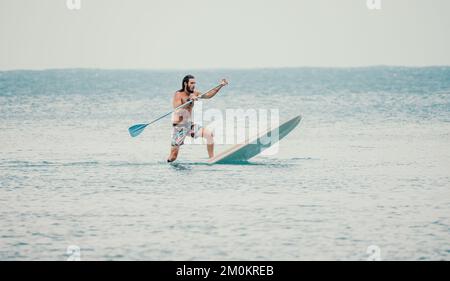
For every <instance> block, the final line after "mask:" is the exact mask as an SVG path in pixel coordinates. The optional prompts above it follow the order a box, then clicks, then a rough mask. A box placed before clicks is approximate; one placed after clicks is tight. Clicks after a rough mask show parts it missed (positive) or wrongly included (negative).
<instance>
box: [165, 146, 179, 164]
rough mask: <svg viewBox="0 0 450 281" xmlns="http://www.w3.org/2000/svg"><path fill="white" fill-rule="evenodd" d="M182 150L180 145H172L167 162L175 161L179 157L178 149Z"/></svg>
mask: <svg viewBox="0 0 450 281" xmlns="http://www.w3.org/2000/svg"><path fill="white" fill-rule="evenodd" d="M179 150H180V147H179V146H172V147H171V148H170V155H169V158H167V162H173V161H175V160H176V159H177V157H178V151H179Z"/></svg>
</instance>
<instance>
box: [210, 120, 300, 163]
mask: <svg viewBox="0 0 450 281" xmlns="http://www.w3.org/2000/svg"><path fill="white" fill-rule="evenodd" d="M301 120H302V116H301V115H299V116H296V117H294V118H292V119H291V120H289V121H286V122H285V123H283V124H281V126H279V127H277V128H274V129H271V130H268V131H266V132H264V133H262V134H259V135H257V136H255V137H253V138H249V139H247V140H246V141H245V142H244V143H242V144H237V145H235V146H233V147H231V148H230V149H228V150H225V151H224V152H222V153H220V154H218V155H216V156H215V157H213V158H211V159H209V160H208V162H207V163H208V164H211V165H212V164H233V163H239V162H245V161H247V160H248V159H250V158H252V157H254V156H256V155H258V154H260V153H261V152H262V151H264V150H265V149H267V148H269V147H270V146H272V145H273V144H275V143H276V142H277V141H279V140H281V139H282V138H284V137H285V136H286V135H287V134H289V133H290V132H291V131H292V130H293V129H294V128H295V127H297V125H298V124H299V123H300V121H301ZM267 138H269V139H270V140H269V141H268V139H267Z"/></svg>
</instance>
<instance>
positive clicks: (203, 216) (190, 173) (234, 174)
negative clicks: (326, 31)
mask: <svg viewBox="0 0 450 281" xmlns="http://www.w3.org/2000/svg"><path fill="white" fill-rule="evenodd" d="M185 74H186V73H185V72H184V71H145V70H83V69H69V70H46V71H6V72H0V260H66V259H68V258H70V257H71V254H70V253H68V247H69V246H71V245H74V246H75V248H77V247H78V248H79V254H80V256H81V259H82V260H366V259H373V258H374V255H376V257H379V258H381V259H382V260H449V259H450V67H429V68H404V67H368V68H329V69H328V68H298V69H296V68H292V69H249V70H202V71H193V72H192V74H194V75H195V76H196V77H197V86H198V88H199V89H200V90H206V89H209V88H211V87H212V86H214V85H215V84H216V83H217V81H218V80H219V79H220V78H222V77H226V78H228V79H229V81H230V84H229V86H227V87H226V88H224V89H223V90H222V91H221V92H220V93H219V94H218V95H217V96H216V97H214V98H213V99H210V100H207V101H205V102H203V104H202V105H203V108H204V109H206V110H208V109H215V110H219V111H221V112H223V111H225V110H226V109H230V108H236V109H237V108H241V109H250V108H253V109H278V110H279V118H280V121H282V120H287V119H289V118H291V117H293V116H295V115H297V114H302V115H303V117H304V119H303V121H302V123H301V125H300V126H299V127H297V128H296V129H295V130H294V131H292V132H291V134H289V135H288V136H287V137H286V138H285V139H283V140H282V141H281V142H280V145H279V151H278V153H277V154H275V155H265V156H258V157H255V158H253V159H251V160H250V161H249V163H246V164H245V165H213V166H209V165H205V164H204V162H205V161H206V159H207V153H206V148H205V146H204V145H197V144H192V145H185V146H184V147H182V149H181V152H180V155H179V159H178V160H177V163H176V164H173V165H169V164H167V163H165V159H166V157H167V155H168V152H169V144H170V118H166V119H163V120H161V121H159V122H157V123H155V124H154V125H152V126H151V127H149V128H147V129H146V130H145V131H144V132H143V133H142V135H140V136H139V137H137V138H131V137H130V136H129V135H128V133H127V128H128V127H129V126H130V125H132V124H135V123H138V122H144V121H149V120H151V119H153V118H156V117H158V116H159V115H161V114H163V113H166V112H167V111H168V110H170V108H171V100H170V98H171V96H172V93H173V92H174V91H175V90H177V89H178V88H179V87H180V84H181V78H182V77H183V76H184V75H185ZM204 125H208V124H207V122H206V123H205V124H204ZM225 148H226V145H217V146H216V152H220V151H222V150H223V149H225ZM372 249H376V251H375V252H371V250H372ZM77 254H78V252H77ZM376 257H375V258H376Z"/></svg>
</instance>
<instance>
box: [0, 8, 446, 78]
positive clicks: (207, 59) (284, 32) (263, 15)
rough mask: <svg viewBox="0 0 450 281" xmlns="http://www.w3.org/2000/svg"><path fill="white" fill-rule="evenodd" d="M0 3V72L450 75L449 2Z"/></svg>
mask: <svg viewBox="0 0 450 281" xmlns="http://www.w3.org/2000/svg"><path fill="white" fill-rule="evenodd" d="M66 1H67V0H0V40H1V41H0V42H1V44H0V69H1V70H7V69H43V68H73V67H83V68H147V69H152V68H183V69H191V68H229V67H232V68H240V67H245V68H247V67H283V66H366V65H381V64H383V65H408V66H423V65H450V0H381V10H369V9H368V8H367V5H366V0H221V1H219V0H81V9H79V10H69V9H68V8H67V5H66Z"/></svg>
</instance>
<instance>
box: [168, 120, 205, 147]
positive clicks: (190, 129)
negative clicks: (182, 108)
mask: <svg viewBox="0 0 450 281" xmlns="http://www.w3.org/2000/svg"><path fill="white" fill-rule="evenodd" d="M201 128H202V126H200V125H197V124H194V123H193V122H186V123H184V124H176V125H174V126H173V131H172V143H171V144H172V146H181V145H183V144H184V139H185V138H186V137H187V136H188V135H189V136H190V137H191V138H198V137H199V131H200V129H201Z"/></svg>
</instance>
